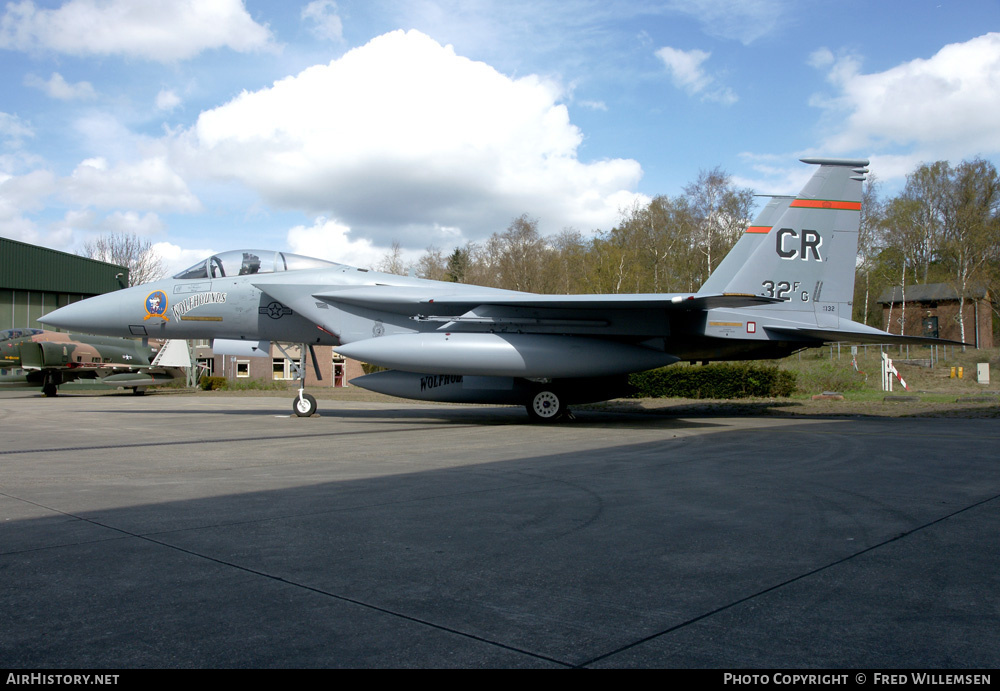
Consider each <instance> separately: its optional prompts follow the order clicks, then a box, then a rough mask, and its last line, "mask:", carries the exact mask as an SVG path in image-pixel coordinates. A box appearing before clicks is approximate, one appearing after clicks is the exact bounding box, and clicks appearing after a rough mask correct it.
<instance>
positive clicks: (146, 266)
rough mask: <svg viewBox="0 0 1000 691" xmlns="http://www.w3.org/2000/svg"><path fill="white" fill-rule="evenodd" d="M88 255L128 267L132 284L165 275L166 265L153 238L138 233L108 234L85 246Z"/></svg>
mask: <svg viewBox="0 0 1000 691" xmlns="http://www.w3.org/2000/svg"><path fill="white" fill-rule="evenodd" d="M83 253H84V256H87V257H90V258H91V259H97V260H98V261H102V262H107V263H109V264H117V265H118V266H124V267H125V268H126V269H128V284H129V286H137V285H140V284H142V283H149V282H150V281H155V280H157V279H160V278H163V276H164V274H165V273H166V268H164V266H163V261H162V260H161V259H160V257H159V256H158V255H157V254H156V252H154V251H153V246H152V244H151V243H150V242H149V240H145V239H143V238H140V237H139V236H138V235H136V234H135V233H108V234H107V235H102V236H100V237H99V238H97V239H96V240H92V241H88V242H86V243H84V245H83Z"/></svg>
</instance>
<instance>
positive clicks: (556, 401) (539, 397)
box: [525, 387, 572, 422]
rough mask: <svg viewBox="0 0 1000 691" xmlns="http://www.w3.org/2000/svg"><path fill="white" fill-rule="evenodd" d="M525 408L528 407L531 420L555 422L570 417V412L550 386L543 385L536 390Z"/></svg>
mask: <svg viewBox="0 0 1000 691" xmlns="http://www.w3.org/2000/svg"><path fill="white" fill-rule="evenodd" d="M525 408H527V409H528V418H530V420H531V421H532V422H556V421H559V420H567V419H572V414H571V413H570V412H569V410H568V409H567V408H566V404H565V402H564V401H563V399H562V398H561V397H560V396H559V393H558V392H557V391H555V390H553V389H551V388H545V387H543V388H540V389H538V390H536V391H535V392H534V393H533V394H532V395H531V399H530V400H529V401H528V403H527V404H526V405H525Z"/></svg>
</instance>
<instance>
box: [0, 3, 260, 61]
mask: <svg viewBox="0 0 1000 691" xmlns="http://www.w3.org/2000/svg"><path fill="white" fill-rule="evenodd" d="M223 47H225V48H229V49H231V50H235V51H238V52H248V51H254V50H261V49H274V48H275V46H274V44H273V43H272V36H271V32H270V30H269V29H268V28H267V26H261V25H260V24H257V23H256V22H254V21H253V19H252V18H251V17H250V15H249V14H248V13H247V11H246V8H245V7H244V6H243V3H242V2H241V0H213V1H212V2H205V1H204V0H142V2H135V1H134V0H69V2H67V3H65V4H64V5H62V6H61V7H59V8H57V9H44V8H39V7H36V6H35V3H34V2H32V0H22V1H21V2H16V3H9V4H8V5H7V7H6V10H5V12H4V14H3V16H2V17H0V48H7V49H12V50H30V51H36V50H50V51H55V52H57V53H65V54H69V55H124V56H129V57H138V58H145V59H148V60H157V61H163V62H169V61H174V60H185V59H188V58H192V57H194V56H195V55H197V54H198V53H200V52H202V51H203V50H208V49H212V48H223Z"/></svg>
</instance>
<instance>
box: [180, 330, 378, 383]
mask: <svg viewBox="0 0 1000 691" xmlns="http://www.w3.org/2000/svg"><path fill="white" fill-rule="evenodd" d="M194 350H195V352H194V356H195V358H196V359H197V362H198V365H199V366H200V367H201V369H202V372H203V373H204V374H207V375H209V376H218V377H226V378H227V379H234V380H240V379H262V380H264V381H287V382H290V383H291V382H293V381H294V380H295V370H294V367H293V364H294V363H297V362H298V360H299V346H285V352H284V353H282V352H281V350H280V349H279V348H278V347H277V346H276V345H274V344H271V352H270V353H268V354H267V355H265V356H259V357H252V356H244V355H216V354H215V353H213V352H212V348H211V341H197V342H196V343H195V349H194ZM313 351H314V352H315V353H316V362H317V363H318V364H319V366H318V367H317V366H316V364H314V363H313V359H312V357H309V358H308V361H307V362H306V386H328V387H335V386H347V382H348V381H350V380H351V379H354V378H355V377H360V376H362V375H363V374H364V370H362V368H361V363H360V362H358V361H357V360H348V359H347V358H343V357H341V356H340V355H338V354H337V353H336V352H335V351H334V349H333V348H332V347H331V346H314V347H313ZM317 369H318V370H319V371H318V375H317Z"/></svg>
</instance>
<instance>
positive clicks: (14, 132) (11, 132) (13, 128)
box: [0, 112, 35, 146]
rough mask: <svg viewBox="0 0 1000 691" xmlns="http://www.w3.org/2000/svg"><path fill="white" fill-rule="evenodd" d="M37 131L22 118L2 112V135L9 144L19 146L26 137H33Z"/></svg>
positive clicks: (0, 124)
mask: <svg viewBox="0 0 1000 691" xmlns="http://www.w3.org/2000/svg"><path fill="white" fill-rule="evenodd" d="M33 136H35V133H34V132H33V131H32V129H31V127H29V126H28V125H26V124H25V123H24V121H23V120H21V118H19V117H17V116H16V115H11V114H10V113H3V112H0V137H3V139H4V140H5V141H6V143H7V144H9V145H14V146H17V145H19V144H20V143H21V140H22V139H24V138H26V137H33Z"/></svg>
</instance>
